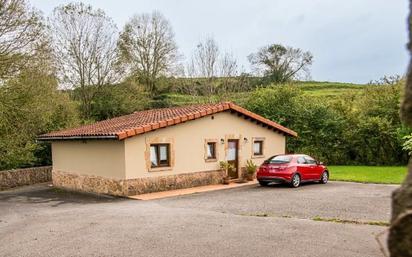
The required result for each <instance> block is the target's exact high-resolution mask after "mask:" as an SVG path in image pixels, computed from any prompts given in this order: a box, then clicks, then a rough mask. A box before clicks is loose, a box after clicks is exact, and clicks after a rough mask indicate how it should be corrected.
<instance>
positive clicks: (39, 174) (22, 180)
mask: <svg viewBox="0 0 412 257" xmlns="http://www.w3.org/2000/svg"><path fill="white" fill-rule="evenodd" d="M51 180H52V167H51V166H45V167H35V168H27V169H15V170H4V171H0V191H1V190H6V189H10V188H13V187H18V186H25V185H32V184H36V183H43V182H48V181H51Z"/></svg>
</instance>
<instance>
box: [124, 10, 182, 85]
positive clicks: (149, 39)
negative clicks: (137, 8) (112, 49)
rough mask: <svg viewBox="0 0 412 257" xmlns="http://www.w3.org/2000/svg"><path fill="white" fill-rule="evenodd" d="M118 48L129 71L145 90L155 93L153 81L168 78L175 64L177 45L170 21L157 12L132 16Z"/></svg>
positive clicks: (154, 82)
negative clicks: (136, 77)
mask: <svg viewBox="0 0 412 257" xmlns="http://www.w3.org/2000/svg"><path fill="white" fill-rule="evenodd" d="M119 48H120V50H121V53H122V56H123V58H124V60H125V61H126V62H127V63H128V64H129V67H130V70H131V72H133V73H135V74H137V75H138V76H139V78H140V79H141V80H142V82H143V83H144V84H145V86H146V87H147V89H148V91H149V92H151V93H153V92H154V91H156V79H157V78H158V77H159V76H161V75H168V74H170V72H171V71H172V70H173V68H174V66H175V64H176V61H177V45H176V43H175V39H174V33H173V30H172V27H171V25H170V23H169V21H168V20H167V19H166V18H165V17H164V16H163V15H162V14H161V13H159V12H156V11H155V12H153V13H151V14H147V13H146V14H141V15H135V16H133V17H132V18H131V19H130V20H129V21H128V22H127V24H126V25H125V27H124V30H123V32H122V33H121V36H120V40H119Z"/></svg>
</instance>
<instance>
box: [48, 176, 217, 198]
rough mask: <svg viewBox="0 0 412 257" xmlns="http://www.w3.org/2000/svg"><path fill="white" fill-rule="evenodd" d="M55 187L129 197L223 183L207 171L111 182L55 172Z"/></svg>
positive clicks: (97, 177)
mask: <svg viewBox="0 0 412 257" xmlns="http://www.w3.org/2000/svg"><path fill="white" fill-rule="evenodd" d="M52 177H53V185H54V186H56V187H61V188H67V189H70V190H77V191H83V192H90V193H98V194H108V195H115V196H129V195H137V194H144V193H152V192H159V191H167V190H173V189H181V188H189V187H196V186H204V185H212V184H219V183H222V179H223V172H222V171H220V170H219V171H203V172H193V173H184V174H176V175H169V176H158V177H146V178H137V179H110V178H104V177H99V176H90V175H78V174H74V173H68V172H62V171H53V176H52Z"/></svg>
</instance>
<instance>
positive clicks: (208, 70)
mask: <svg viewBox="0 0 412 257" xmlns="http://www.w3.org/2000/svg"><path fill="white" fill-rule="evenodd" d="M218 58H219V47H218V45H217V43H216V41H215V40H214V39H213V38H207V39H206V40H204V41H202V42H199V44H198V45H197V46H196V50H195V52H194V53H193V57H192V60H191V66H192V69H193V71H194V73H195V76H197V77H204V78H212V77H215V76H216V75H217V69H218Z"/></svg>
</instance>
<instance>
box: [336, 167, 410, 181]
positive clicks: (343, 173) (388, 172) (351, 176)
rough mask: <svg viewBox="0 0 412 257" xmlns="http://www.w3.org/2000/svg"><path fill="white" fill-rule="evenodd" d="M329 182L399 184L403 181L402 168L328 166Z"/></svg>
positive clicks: (403, 171)
mask: <svg viewBox="0 0 412 257" xmlns="http://www.w3.org/2000/svg"><path fill="white" fill-rule="evenodd" d="M328 168H329V171H330V173H331V174H330V179H331V180H340V181H351V182H362V183H378V184H400V183H402V181H403V180H404V179H405V176H406V173H407V169H406V167H404V166H328Z"/></svg>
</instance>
